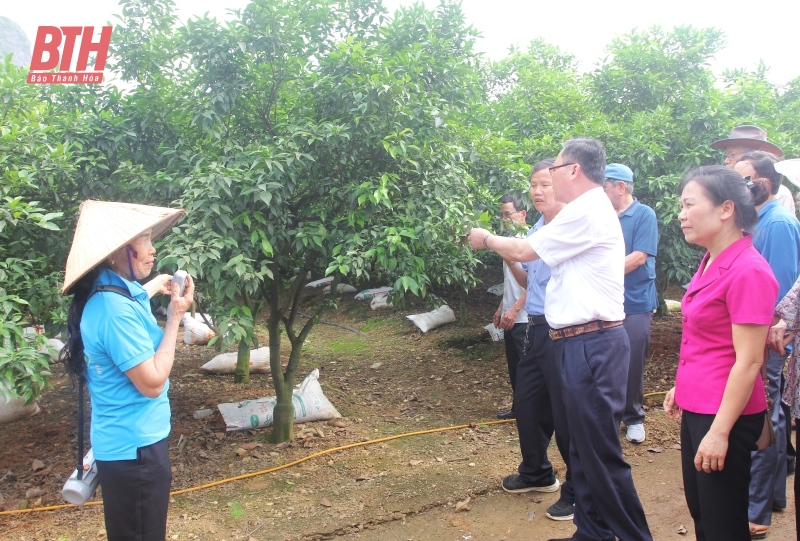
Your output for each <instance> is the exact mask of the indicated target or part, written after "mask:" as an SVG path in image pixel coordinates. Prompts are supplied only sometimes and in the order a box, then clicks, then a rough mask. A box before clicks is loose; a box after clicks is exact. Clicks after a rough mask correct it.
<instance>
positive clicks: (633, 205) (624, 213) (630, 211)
mask: <svg viewBox="0 0 800 541" xmlns="http://www.w3.org/2000/svg"><path fill="white" fill-rule="evenodd" d="M638 205H640V203H639V200H638V199H636V198H635V197H634V198H633V201H631V204H630V205H628V208H626V209H625V210H623V211H622V212H620V213H619V216H620V217H622V216H630V215H632V214H633V211H634V210H636V207H637V206H638Z"/></svg>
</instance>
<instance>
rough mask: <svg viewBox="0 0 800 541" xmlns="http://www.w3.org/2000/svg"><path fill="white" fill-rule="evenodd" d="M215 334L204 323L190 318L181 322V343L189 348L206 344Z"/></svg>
mask: <svg viewBox="0 0 800 541" xmlns="http://www.w3.org/2000/svg"><path fill="white" fill-rule="evenodd" d="M215 336H216V333H214V331H212V330H211V329H210V328H209V326H208V325H206V324H205V323H200V322H199V321H197V320H195V319H193V318H192V317H191V316H189V317H188V318H184V320H183V342H184V343H185V344H189V345H190V346H202V345H205V344H208V342H209V340H211V339H212V338H214V337H215Z"/></svg>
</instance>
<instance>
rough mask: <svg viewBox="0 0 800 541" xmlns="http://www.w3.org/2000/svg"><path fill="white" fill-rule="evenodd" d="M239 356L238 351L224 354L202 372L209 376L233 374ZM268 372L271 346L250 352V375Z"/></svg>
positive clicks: (201, 368) (202, 368)
mask: <svg viewBox="0 0 800 541" xmlns="http://www.w3.org/2000/svg"><path fill="white" fill-rule="evenodd" d="M237 356H238V353H237V352H236V351H233V352H231V353H222V354H220V355H217V356H216V357H214V358H213V359H211V360H210V361H208V362H207V363H206V364H204V365H203V366H201V367H200V370H202V371H204V372H208V373H209V374H233V372H234V371H235V370H236V357H237ZM267 372H269V346H265V347H263V348H258V349H252V350H250V373H251V374H266V373H267Z"/></svg>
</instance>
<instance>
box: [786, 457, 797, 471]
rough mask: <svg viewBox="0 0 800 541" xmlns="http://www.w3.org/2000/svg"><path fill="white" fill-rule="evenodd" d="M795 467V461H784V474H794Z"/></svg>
mask: <svg viewBox="0 0 800 541" xmlns="http://www.w3.org/2000/svg"><path fill="white" fill-rule="evenodd" d="M794 469H795V461H794V460H792V461H791V462H787V463H786V475H794Z"/></svg>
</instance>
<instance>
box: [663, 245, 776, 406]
mask: <svg viewBox="0 0 800 541" xmlns="http://www.w3.org/2000/svg"><path fill="white" fill-rule="evenodd" d="M708 257H709V254H708V253H706V255H705V257H704V258H703V261H702V262H701V263H700V268H699V269H698V271H697V273H696V274H695V275H694V277H693V278H692V281H691V282H689V287H688V289H687V291H686V295H684V297H683V301H682V302H681V311H682V313H683V337H682V340H681V353H680V360H679V362H678V374H677V376H676V377H675V401H676V402H677V404H678V406H680V407H681V408H682V409H685V410H686V411H691V412H693V413H703V414H716V413H717V411H718V410H719V406H720V403H721V402H722V395H723V393H724V392H725V385H726V384H727V382H728V377H729V376H730V372H731V368H732V367H733V364H734V362H736V351H735V350H734V349H733V329H732V328H731V325H733V324H738V325H747V324H752V325H771V324H772V317H773V314H774V312H775V303H776V301H777V297H778V282H777V280H775V276H774V275H773V274H772V270H771V269H770V267H769V264H768V263H767V262H766V260H764V258H763V257H761V254H759V253H758V251H756V249H755V248H753V241H752V237H750V236H749V235H747V236H745V237H743V238H742V239H740V240H737V241H736V242H734V243H733V244H731V245H730V246H728V247H727V248H725V249H724V250H723V251H722V253H720V254H719V255H718V256H717V258H716V259H715V260H714V261H713V262H712V263H711V266H709V267H708V269H707V270H706V272H705V273H703V272H702V271H703V269H704V268H705V266H706V263H707V261H708ZM765 339H766V336H765ZM765 409H767V402H766V399H765V398H764V386H763V385H762V383H761V378H760V377H756V379H755V382H754V384H753V392H752V394H751V395H750V400H749V401H748V402H747V405H746V406H745V407H744V410H743V411H742V415H748V414H753V413H759V412H762V411H764V410H765Z"/></svg>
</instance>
